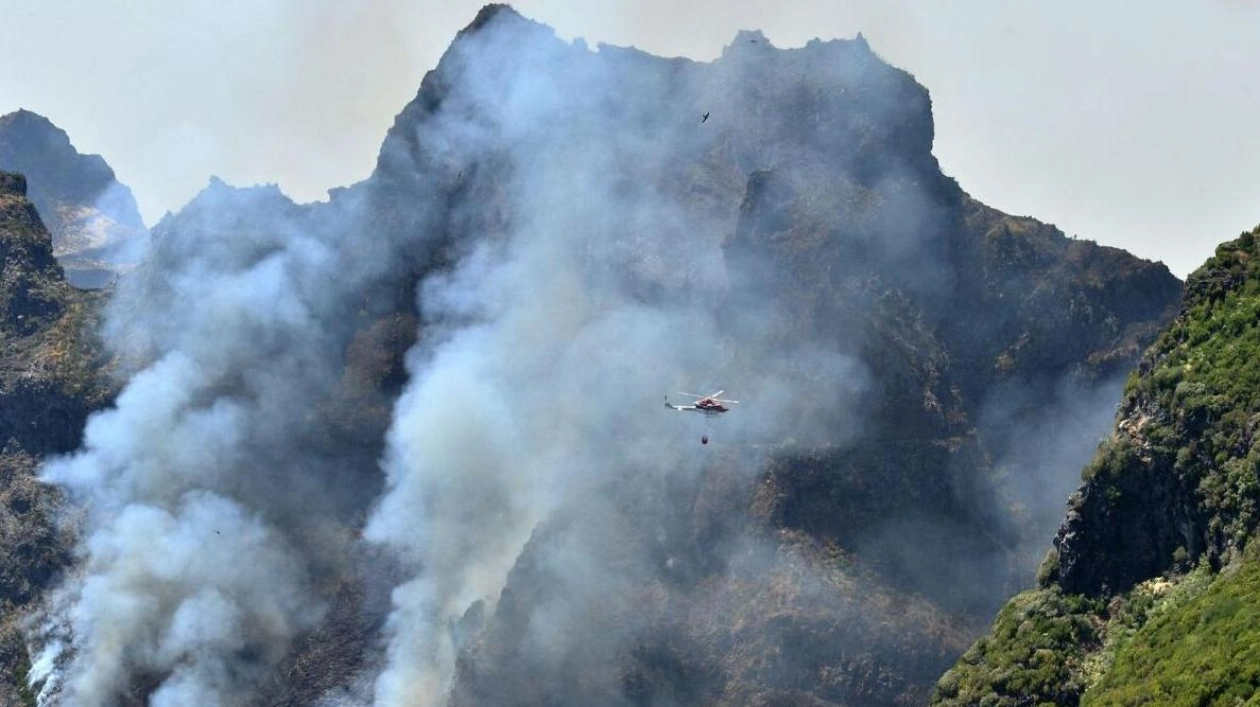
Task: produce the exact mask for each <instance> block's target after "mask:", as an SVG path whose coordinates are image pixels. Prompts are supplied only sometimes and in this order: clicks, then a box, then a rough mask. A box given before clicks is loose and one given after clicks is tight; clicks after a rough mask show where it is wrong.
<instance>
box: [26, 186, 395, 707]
mask: <svg viewBox="0 0 1260 707" xmlns="http://www.w3.org/2000/svg"><path fill="white" fill-rule="evenodd" d="M313 223H315V222H308V221H306V220H305V219H304V218H303V217H302V216H301V214H300V213H299V211H298V210H297V209H296V207H294V206H293V205H292V203H291V202H289V201H288V200H287V199H285V198H284V197H283V196H282V195H280V193H279V192H278V191H277V190H275V189H269V188H258V189H253V190H247V191H236V190H232V189H230V188H228V187H226V186H223V185H222V184H221V183H217V182H213V183H212V184H211V186H210V187H208V188H207V189H206V190H205V191H204V192H203V193H202V194H201V195H200V196H199V197H198V199H197V200H195V201H194V202H193V204H191V205H190V206H189V207H188V208H187V209H185V210H184V212H182V213H181V214H180V215H179V216H178V217H175V218H174V219H172V220H171V221H170V222H167V223H165V224H162V225H161V226H160V227H159V228H158V229H157V230H156V236H155V240H154V244H153V249H152V251H151V252H150V253H149V254H148V258H147V261H146V263H145V265H144V266H143V267H142V268H141V269H140V270H138V271H137V272H136V273H135V274H134V275H132V276H131V277H129V278H126V279H124V281H123V283H122V285H121V287H120V290H119V291H118V292H117V294H116V296H115V297H114V299H113V300H112V302H111V304H110V311H109V317H108V322H107V326H106V332H105V333H106V337H107V340H108V343H109V344H110V346H111V348H112V349H114V350H115V351H116V352H118V353H119V355H120V356H121V357H122V361H123V365H124V366H129V365H130V366H139V370H138V372H136V373H135V374H134V376H133V377H132V378H131V380H130V381H129V382H128V384H127V385H126V387H125V388H124V389H123V391H122V393H121V394H120V395H119V397H118V399H117V401H116V404H115V406H114V407H113V408H112V409H110V410H107V411H104V412H101V413H98V414H96V415H94V416H93V417H92V418H91V419H90V421H89V423H88V426H87V429H86V432H85V435H84V444H83V448H82V450H81V451H80V452H78V453H76V454H75V455H73V456H71V457H67V458H62V459H55V460H52V461H50V462H49V463H48V464H47V465H46V467H45V469H44V471H43V478H44V479H45V480H47V481H49V482H53V483H57V484H59V485H61V486H63V487H64V488H65V489H66V490H67V492H68V494H69V495H70V497H71V499H72V500H73V501H74V502H76V503H77V504H79V505H81V506H82V507H83V508H84V510H85V515H84V518H83V537H84V540H83V546H82V548H81V550H82V554H83V556H84V562H83V565H82V567H81V568H80V569H79V570H78V571H77V572H76V573H75V574H74V575H73V576H72V577H71V578H70V579H69V581H68V582H67V583H66V584H65V586H64V587H63V588H62V589H61V590H60V591H59V593H58V594H57V595H56V596H55V597H54V600H53V612H54V615H55V617H56V618H54V621H57V620H60V621H63V622H64V623H65V625H66V629H67V630H68V632H69V636H68V641H66V642H63V643H62V644H60V645H68V646H69V648H70V650H69V652H67V653H65V654H64V655H62V656H61V658H59V659H58V660H59V661H60V662H61V663H62V664H64V666H65V670H64V672H63V673H59V674H57V675H54V676H53V677H52V681H53V683H56V684H51V683H50V684H47V685H45V686H44V694H45V695H48V696H51V697H53V698H56V699H58V700H60V701H62V702H64V703H67V704H73V705H92V704H102V705H104V704H114V703H116V701H117V700H118V699H120V697H121V696H122V695H123V694H124V693H128V692H129V691H131V690H132V689H135V685H134V682H135V681H136V680H137V679H144V680H152V679H154V678H156V683H155V688H154V690H153V692H152V697H151V700H152V703H153V704H155V705H188V704H204V705H213V704H239V703H241V702H242V701H245V700H246V699H247V697H250V696H253V695H255V694H256V692H257V690H258V688H259V685H260V684H261V681H262V680H263V678H264V677H266V676H267V675H268V673H269V671H270V670H271V669H272V668H274V667H275V665H276V664H277V662H278V661H279V660H281V659H282V658H283V657H284V656H285V655H286V654H287V651H288V648H289V643H290V641H291V640H292V639H293V638H294V637H295V636H296V635H299V634H300V633H301V632H303V631H306V630H309V629H310V628H312V627H313V626H314V625H315V624H316V622H317V621H318V620H319V617H320V614H321V608H320V607H321V602H320V600H319V599H318V597H317V595H316V593H315V592H314V591H313V590H312V586H311V585H312V582H313V581H314V579H315V578H316V577H317V576H318V575H319V573H320V572H321V571H324V570H325V569H326V567H327V566H328V565H329V563H332V562H334V561H335V558H336V557H337V554H338V553H339V552H341V551H343V547H344V545H345V543H346V542H347V541H346V540H345V539H341V538H340V534H342V531H340V530H339V529H338V527H339V526H338V523H339V522H342V521H344V518H339V517H338V516H339V515H340V514H341V513H343V512H344V508H343V507H339V506H338V505H337V504H338V501H337V498H338V497H339V496H341V497H344V495H345V489H346V487H347V481H346V480H345V479H344V475H345V474H347V473H348V472H349V469H347V468H345V467H348V466H350V463H351V462H350V460H349V457H348V456H347V455H344V454H342V455H340V456H338V455H336V454H329V452H328V450H327V448H326V445H325V444H323V443H321V437H322V435H324V434H326V429H325V427H326V425H324V426H323V427H322V426H321V424H322V422H321V419H320V417H319V415H320V412H321V410H320V408H319V407H317V403H319V402H320V401H321V399H322V398H323V396H326V395H327V394H328V392H329V391H330V389H331V388H332V387H333V385H334V384H335V383H336V381H337V376H338V375H339V374H340V372H341V368H342V362H341V357H342V351H343V350H344V348H345V345H346V337H347V336H348V334H349V333H350V322H352V321H353V312H354V309H353V306H354V304H355V303H356V299H357V297H359V296H360V294H361V292H362V290H363V288H365V287H367V286H368V283H369V282H370V280H371V278H372V277H373V276H374V275H376V274H378V273H379V268H380V267H381V266H382V265H383V261H380V262H371V261H370V259H365V258H364V257H363V255H364V253H370V252H372V251H370V250H367V249H351V248H350V247H349V246H350V245H351V243H352V242H351V241H349V240H334V239H332V238H329V237H328V236H327V235H322V234H328V233H338V229H335V228H334V229H330V228H324V229H323V230H320V229H316V228H314V227H313V226H312V224H313ZM324 225H325V226H327V224H324ZM339 474H340V475H342V476H341V477H339ZM339 478H340V479H341V480H338V479H339ZM360 483H362V482H360ZM369 487H370V484H369ZM60 645H59V644H55V643H54V644H52V645H51V646H50V648H49V650H51V651H54V652H56V651H57V650H58V649H59V647H60ZM59 681H60V682H59Z"/></svg>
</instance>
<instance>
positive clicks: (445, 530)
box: [366, 16, 860, 706]
mask: <svg viewBox="0 0 1260 707" xmlns="http://www.w3.org/2000/svg"><path fill="white" fill-rule="evenodd" d="M501 17H502V16H501ZM617 52H624V50H615V49H609V48H601V51H600V52H599V53H595V52H590V51H588V50H587V49H586V48H585V47H583V46H581V45H577V46H569V45H565V44H563V43H561V42H559V41H557V40H556V39H555V38H554V37H553V36H551V35H550V33H549V32H546V31H543V30H542V28H539V27H537V26H532V25H530V24H529V23H526V22H525V21H522V20H520V19H519V18H511V17H509V18H508V19H507V20H506V21H498V19H497V18H496V22H495V23H494V24H490V25H487V26H485V27H483V28H481V29H480V30H479V31H478V33H476V34H475V35H471V36H466V37H465V38H464V40H463V41H461V42H460V43H458V44H457V45H456V46H455V47H454V48H453V49H452V54H453V55H454V56H450V55H448V59H447V61H449V62H450V64H449V65H448V66H446V67H444V68H445V69H446V71H448V72H450V73H448V74H447V76H448V77H450V79H451V89H450V91H449V93H447V94H446V95H445V96H444V97H443V104H442V107H441V109H440V110H441V111H442V113H443V114H444V115H453V116H476V117H477V120H478V126H477V127H478V130H477V131H475V132H474V131H471V130H468V129H467V128H466V126H465V129H463V130H461V132H460V135H459V136H460V137H465V138H471V140H472V141H473V144H471V145H468V146H465V148H464V149H463V150H461V152H463V153H464V154H476V155H493V159H494V164H496V165H497V166H498V167H499V168H500V169H501V170H503V171H502V173H501V174H499V175H496V176H495V177H494V178H495V179H497V180H500V181H502V182H504V183H505V184H506V186H505V187H504V191H505V193H506V194H505V196H504V198H505V199H506V200H507V205H506V210H507V212H508V213H509V214H510V218H509V220H508V224H507V225H506V227H505V228H504V229H503V231H504V232H502V233H487V234H479V235H480V236H481V238H480V239H478V244H477V246H476V247H474V248H472V249H471V250H470V252H469V253H468V255H466V256H465V257H464V258H463V259H462V260H461V261H460V262H459V263H458V264H457V265H456V266H455V268H454V269H453V270H451V271H449V272H444V273H441V274H439V275H435V276H432V277H430V278H428V279H427V280H426V281H425V282H424V283H423V284H422V287H421V290H420V293H419V303H420V308H421V313H422V318H423V322H424V325H423V327H422V337H421V340H420V342H419V343H418V344H417V346H416V348H415V349H414V350H413V351H412V352H411V353H410V355H409V367H410V370H411V373H412V382H411V384H410V385H409V387H408V388H407V390H406V391H405V392H404V394H403V395H402V397H401V399H400V400H399V401H398V404H397V407H396V409H395V417H394V423H393V427H392V429H391V431H390V435H389V449H388V454H387V457H386V460H385V471H386V473H387V476H388V482H387V486H388V488H387V492H386V494H385V495H384V496H383V498H382V499H381V501H380V503H379V505H378V506H377V508H376V511H375V513H374V515H373V516H372V518H371V521H370V523H369V525H368V528H367V532H366V536H367V537H368V538H369V539H371V540H374V541H377V542H380V543H384V544H385V545H387V546H389V547H391V548H394V549H395V550H396V551H397V552H398V553H399V554H400V555H401V556H402V557H404V558H406V560H407V561H408V562H409V564H410V566H412V567H414V568H415V571H416V575H415V577H414V579H412V580H411V581H409V582H407V583H406V584H403V585H402V586H399V587H398V588H397V589H396V590H395V592H394V604H395V610H394V612H393V614H392V615H391V617H390V619H389V625H388V628H387V632H388V636H389V641H390V643H389V651H388V660H387V666H386V668H385V670H384V671H383V672H382V674H381V675H380V677H379V678H378V680H377V685H376V704H379V705H400V706H401V705H430V704H441V703H443V702H444V700H445V696H446V692H447V690H448V688H449V687H450V682H451V679H452V674H453V672H452V671H453V669H454V664H455V654H456V646H455V637H454V634H453V632H452V631H450V630H449V628H448V627H449V626H450V625H451V624H452V622H453V621H455V620H457V619H458V618H459V617H460V616H461V615H463V614H464V612H465V611H466V610H468V609H469V607H472V606H474V605H476V604H477V603H478V602H488V603H489V604H490V605H491V606H492V605H493V602H494V601H495V599H496V598H497V596H498V594H499V592H500V591H501V590H502V588H503V586H504V583H505V580H506V578H507V575H508V572H509V570H510V569H511V568H512V566H513V563H514V562H515V561H516V559H517V557H518V555H519V554H520V551H521V549H522V547H523V546H524V545H525V543H526V541H527V539H528V538H529V537H530V534H531V532H532V531H533V529H534V527H535V526H536V525H537V523H538V522H539V521H540V520H542V519H543V518H545V517H546V516H547V515H548V514H549V513H550V512H552V511H553V510H555V509H556V508H557V507H559V506H569V505H575V504H592V503H597V502H598V500H597V495H596V491H595V489H596V487H597V485H598V484H600V483H602V482H606V481H607V480H608V479H610V478H615V477H616V476H617V475H619V474H623V473H635V471H636V470H641V471H642V470H653V471H654V473H655V472H659V471H661V470H666V471H668V473H672V474H680V475H695V474H696V473H698V470H699V467H700V465H701V464H702V463H703V458H702V457H701V456H697V455H695V454H694V453H690V454H689V453H685V452H681V450H680V449H678V440H679V439H680V437H681V436H684V435H685V438H686V439H687V441H688V443H689V444H688V448H690V447H691V446H692V445H695V443H696V439H695V438H696V437H698V436H699V431H700V430H701V429H702V424H701V423H700V422H699V418H698V417H697V418H696V419H690V416H688V417H681V418H680V417H679V416H678V414H677V413H673V412H669V411H666V410H665V409H664V408H663V406H662V405H661V398H660V395H661V394H662V393H667V392H672V391H675V390H677V389H679V388H680V387H685V388H700V390H696V391H695V392H697V393H700V394H707V393H712V392H714V389H716V388H717V387H723V386H724V387H727V388H730V391H729V392H728V395H729V396H734V397H741V396H745V395H747V396H750V397H751V400H747V401H746V402H747V404H746V405H745V406H743V407H740V408H739V409H738V410H737V411H736V412H732V413H730V414H729V415H727V416H726V417H725V418H723V419H721V420H717V421H715V422H714V423H713V425H712V429H711V434H712V435H713V437H714V438H715V439H717V440H721V439H723V438H743V439H749V438H751V439H766V438H773V437H774V436H775V434H774V433H776V432H782V428H781V427H780V426H782V425H784V424H786V423H785V422H784V421H785V420H787V419H790V417H791V416H789V415H786V414H785V413H786V411H787V409H788V406H790V405H791V404H792V398H793V396H794V394H796V393H800V392H803V391H800V390H797V389H793V388H792V386H791V385H790V384H789V383H788V382H787V380H786V379H785V378H784V377H783V376H782V373H783V367H784V366H785V362H787V361H794V363H796V364H798V365H799V364H801V363H802V361H801V359H802V357H806V358H810V359H811V360H810V361H809V362H808V363H805V364H804V365H803V367H804V368H807V369H809V370H811V371H814V372H818V373H821V374H822V375H820V376H819V377H820V379H821V380H820V383H819V390H817V391H815V393H817V394H819V395H821V396H823V397H827V398H829V399H830V402H831V404H843V403H842V402H841V401H843V400H844V399H845V397H846V396H845V395H844V393H845V391H846V388H850V387H855V386H857V385H858V384H857V383H856V381H857V380H859V379H860V371H859V370H858V367H857V365H856V364H855V363H854V362H853V361H852V360H851V359H849V358H847V357H845V356H841V355H839V354H835V353H831V354H827V353H823V352H822V351H821V350H810V348H809V342H808V340H804V341H802V342H800V346H801V350H800V351H792V350H787V351H782V352H780V353H781V357H780V358H777V359H771V358H767V359H762V360H761V361H759V363H760V364H762V367H761V368H760V370H753V369H749V368H747V367H744V366H741V365H740V364H738V363H737V359H738V357H739V351H738V342H736V341H734V340H732V338H731V337H730V335H728V334H723V333H721V326H720V323H719V322H718V321H717V317H718V312H719V309H720V307H719V304H720V303H721V302H722V301H723V300H724V299H726V297H727V290H728V288H731V287H740V286H741V285H740V284H739V283H729V282H728V281H727V273H726V270H725V268H724V265H723V260H722V253H721V244H722V238H723V237H724V236H726V235H728V234H729V233H731V232H732V231H733V230H734V227H735V219H736V216H737V212H736V209H735V208H734V207H735V206H737V205H738V195H739V193H742V189H743V185H742V183H740V184H738V186H737V187H736V189H737V190H738V191H737V192H735V193H734V195H732V194H731V193H728V194H725V195H718V196H719V198H720V197H722V196H724V197H725V198H726V204H725V206H726V209H725V210H724V211H720V210H717V209H714V210H713V211H712V212H710V211H706V210H705V209H703V208H699V209H698V208H697V204H700V205H701V206H703V205H705V195H704V192H703V191H702V190H701V188H700V186H699V185H696V184H694V183H689V182H691V181H692V180H693V179H695V177H694V175H695V174H696V173H697V172H699V167H700V165H699V164H698V163H697V160H698V159H699V155H700V154H701V153H702V151H703V150H704V149H707V148H708V147H710V145H711V143H710V142H709V141H710V140H711V138H709V137H707V136H708V135H710V134H711V133H710V132H709V131H710V130H711V129H712V128H713V126H708V125H705V124H704V122H702V114H703V111H701V110H699V107H700V105H702V104H700V103H693V102H692V101H694V100H695V97H696V93H697V92H700V93H701V95H703V91H705V90H706V89H707V90H710V91H711V90H714V89H715V88H716V87H714V86H712V85H708V86H706V85H703V84H700V83H699V82H695V81H693V80H692V79H690V78H688V77H687V75H686V70H687V69H688V68H689V67H688V66H687V65H686V64H685V63H684V65H683V66H681V67H679V71H678V74H680V75H681V76H669V75H668V74H667V75H665V76H664V77H661V76H660V75H658V74H653V73H652V72H648V73H646V74H644V75H640V76H634V75H632V74H629V73H621V74H619V70H621V69H624V67H625V66H626V64H623V63H621V62H620V61H613V60H609V59H608V58H607V57H606V53H612V54H616V53H617ZM616 58H619V59H625V60H626V63H627V64H631V63H633V61H634V58H635V57H634V56H633V55H627V56H625V57H616ZM653 61H659V60H653ZM645 78H646V79H648V80H646V81H645V80H644V79H645ZM728 119H729V117H727V116H723V117H719V118H717V120H719V121H720V120H728ZM705 122H707V121H705ZM715 124H716V122H715ZM454 138H455V136H452V137H451V139H454ZM420 139H422V140H427V139H432V138H431V137H430V136H421V138H420ZM479 140H487V141H492V142H478V141H479ZM732 196H734V198H732ZM718 200H719V199H714V201H718ZM483 206H484V205H483V204H478V203H473V204H469V205H468V206H467V207H466V208H479V207H483ZM750 287H751V285H750ZM743 295H744V296H745V297H746V298H747V299H748V300H749V301H755V300H756V298H757V297H758V294H757V293H748V292H745V293H743ZM774 314H775V313H774V312H772V311H770V309H769V308H767V307H761V308H760V309H758V308H757V307H756V306H755V305H754V306H752V307H750V308H749V310H745V311H742V312H739V313H738V315H737V316H742V317H745V318H750V319H752V320H753V323H754V325H760V326H762V327H768V326H769V325H770V321H769V317H771V316H773V315H774ZM749 374H753V375H755V377H753V376H752V375H749ZM680 430H685V432H680ZM797 434H801V435H805V434H807V432H806V431H805V430H799V431H797ZM834 434H835V436H836V437H837V438H843V432H842V431H841V430H839V429H837V430H835V431H834ZM663 440H670V442H668V443H665V444H666V448H663V446H662V445H663ZM593 544H594V543H592V545H593ZM592 552H593V550H591V549H590V548H586V549H585V550H583V549H581V548H579V549H577V550H571V551H568V553H567V555H566V556H565V560H564V563H565V565H566V567H565V571H566V574H567V575H575V574H576V575H579V576H582V577H583V581H582V582H581V584H585V585H588V586H599V585H600V583H601V580H600V576H599V575H600V573H601V570H600V568H599V563H597V562H594V561H592V558H591V557H590V553H592ZM584 565H585V569H583V566H584Z"/></svg>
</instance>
